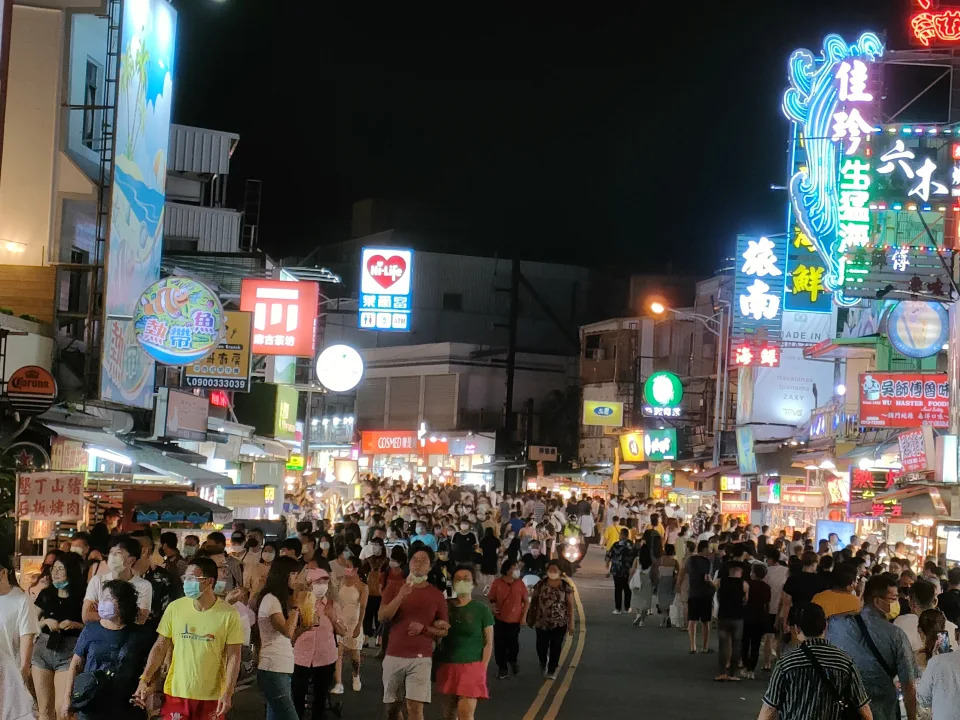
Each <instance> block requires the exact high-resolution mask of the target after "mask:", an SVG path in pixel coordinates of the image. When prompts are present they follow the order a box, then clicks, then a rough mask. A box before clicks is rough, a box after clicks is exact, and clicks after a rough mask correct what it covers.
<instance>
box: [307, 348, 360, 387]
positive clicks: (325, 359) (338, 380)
mask: <svg viewBox="0 0 960 720" xmlns="http://www.w3.org/2000/svg"><path fill="white" fill-rule="evenodd" d="M362 377H363V358H361V357H360V353H358V352H357V351H356V350H354V349H353V348H352V347H350V346H349V345H331V346H330V347H328V348H324V350H323V352H322V353H320V357H318V358H317V379H318V380H320V382H321V384H322V385H323V386H324V387H325V388H327V390H330V391H332V392H346V391H347V390H352V389H353V388H355V387H356V386H357V384H358V383H359V382H360V379H361V378H362Z"/></svg>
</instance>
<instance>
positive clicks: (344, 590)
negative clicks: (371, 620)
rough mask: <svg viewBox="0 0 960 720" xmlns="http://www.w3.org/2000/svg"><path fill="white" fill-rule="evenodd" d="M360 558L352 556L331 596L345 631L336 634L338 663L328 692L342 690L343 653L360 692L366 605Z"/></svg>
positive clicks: (335, 692) (365, 590)
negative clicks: (334, 596)
mask: <svg viewBox="0 0 960 720" xmlns="http://www.w3.org/2000/svg"><path fill="white" fill-rule="evenodd" d="M360 565H361V563H360V559H359V558H356V557H351V558H350V559H349V564H348V566H347V567H346V568H344V571H343V582H342V583H340V587H339V589H338V590H337V596H336V598H335V600H334V602H335V604H336V609H337V618H338V619H339V621H340V625H341V626H342V627H343V629H344V630H346V633H345V634H344V635H342V636H341V637H339V638H338V640H339V643H338V654H337V667H336V672H335V675H334V686H333V690H331V691H330V692H331V693H333V694H334V695H342V694H343V656H344V655H345V654H349V655H350V659H351V660H352V661H353V685H352V686H353V689H354V692H360V687H361V684H360V660H361V653H360V651H361V650H362V649H363V616H364V614H365V613H366V609H367V597H368V590H367V586H366V585H365V584H364V583H363V581H362V580H361V579H360Z"/></svg>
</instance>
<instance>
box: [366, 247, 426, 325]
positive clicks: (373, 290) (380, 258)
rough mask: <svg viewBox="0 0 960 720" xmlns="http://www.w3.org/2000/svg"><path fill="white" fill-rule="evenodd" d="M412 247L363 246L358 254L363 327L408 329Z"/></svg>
mask: <svg viewBox="0 0 960 720" xmlns="http://www.w3.org/2000/svg"><path fill="white" fill-rule="evenodd" d="M412 278H413V250H408V249H403V248H382V247H365V248H363V250H362V251H361V253H360V316H359V326H360V328H361V329H363V330H381V331H385V332H410V311H411V309H412V305H411V297H410V296H411V292H410V288H411V285H412Z"/></svg>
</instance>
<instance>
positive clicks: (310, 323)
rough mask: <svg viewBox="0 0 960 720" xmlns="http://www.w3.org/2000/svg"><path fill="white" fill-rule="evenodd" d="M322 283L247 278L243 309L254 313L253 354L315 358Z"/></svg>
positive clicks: (242, 297) (241, 307) (241, 301)
mask: <svg viewBox="0 0 960 720" xmlns="http://www.w3.org/2000/svg"><path fill="white" fill-rule="evenodd" d="M319 297H320V286H319V285H318V284H317V283H315V282H287V281H285V280H260V279H258V278H244V279H243V283H242V284H241V286H240V309H241V310H243V311H245V312H252V313H253V343H252V348H253V354H254V355H290V356H299V357H313V353H314V334H315V330H316V328H315V325H316V320H317V303H318V301H319Z"/></svg>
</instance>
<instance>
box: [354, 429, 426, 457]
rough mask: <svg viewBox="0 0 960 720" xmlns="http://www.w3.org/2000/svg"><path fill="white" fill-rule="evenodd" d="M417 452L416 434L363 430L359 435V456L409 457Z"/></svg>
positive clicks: (397, 431) (402, 431) (400, 431)
mask: <svg viewBox="0 0 960 720" xmlns="http://www.w3.org/2000/svg"><path fill="white" fill-rule="evenodd" d="M416 452H418V450H417V434H416V433H415V432H407V431H404V430H364V431H363V432H361V433H360V454H361V455H411V454H414V453H416Z"/></svg>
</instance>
